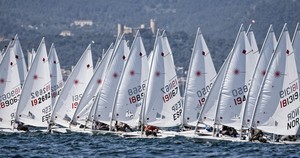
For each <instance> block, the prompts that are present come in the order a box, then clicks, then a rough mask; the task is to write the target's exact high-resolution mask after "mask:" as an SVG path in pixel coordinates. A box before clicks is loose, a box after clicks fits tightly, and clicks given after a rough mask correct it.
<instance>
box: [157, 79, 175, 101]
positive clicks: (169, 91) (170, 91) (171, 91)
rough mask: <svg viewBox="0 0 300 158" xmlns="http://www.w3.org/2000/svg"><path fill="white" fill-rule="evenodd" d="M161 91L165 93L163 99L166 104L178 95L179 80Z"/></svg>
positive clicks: (173, 81)
mask: <svg viewBox="0 0 300 158" xmlns="http://www.w3.org/2000/svg"><path fill="white" fill-rule="evenodd" d="M161 91H162V92H163V93H164V95H163V97H162V99H163V101H164V103H166V102H168V101H169V100H171V99H172V98H173V97H174V96H176V95H177V94H178V83H177V79H176V78H174V79H173V80H172V81H171V82H170V83H169V84H167V85H165V86H164V87H163V88H161Z"/></svg>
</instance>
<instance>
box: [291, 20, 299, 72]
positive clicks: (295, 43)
mask: <svg viewBox="0 0 300 158" xmlns="http://www.w3.org/2000/svg"><path fill="white" fill-rule="evenodd" d="M292 43H293V48H294V52H295V54H296V55H295V59H296V64H297V70H298V75H300V55H299V54H300V27H299V23H297V25H296V29H295V32H294V36H293V40H292Z"/></svg>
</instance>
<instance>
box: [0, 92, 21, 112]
mask: <svg viewBox="0 0 300 158" xmlns="http://www.w3.org/2000/svg"><path fill="white" fill-rule="evenodd" d="M19 98H20V94H19V95H17V96H15V97H13V98H11V99H7V100H5V101H1V102H0V109H3V108H5V107H8V106H10V105H13V104H14V103H16V102H18V100H19Z"/></svg>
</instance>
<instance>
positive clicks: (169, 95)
mask: <svg viewBox="0 0 300 158" xmlns="http://www.w3.org/2000/svg"><path fill="white" fill-rule="evenodd" d="M151 59H152V61H150V70H149V75H148V82H147V88H146V95H145V99H144V102H143V107H142V115H141V116H142V119H141V124H142V127H144V126H148V125H151V126H156V127H160V128H166V127H176V126H179V125H180V122H181V117H182V98H181V95H180V91H179V85H178V79H177V75H176V71H175V65H174V61H173V54H172V50H171V48H170V45H169V41H168V39H167V36H166V34H165V32H163V34H162V35H159V33H158V34H157V37H156V41H155V45H154V49H153V56H152V57H151ZM142 129H143V128H142ZM123 136H124V137H135V138H139V137H142V138H147V137H148V136H147V135H145V132H143V130H142V132H140V133H138V132H137V133H126V134H123ZM158 136H159V138H164V137H172V136H175V132H172V131H161V132H160V133H159V134H158Z"/></svg>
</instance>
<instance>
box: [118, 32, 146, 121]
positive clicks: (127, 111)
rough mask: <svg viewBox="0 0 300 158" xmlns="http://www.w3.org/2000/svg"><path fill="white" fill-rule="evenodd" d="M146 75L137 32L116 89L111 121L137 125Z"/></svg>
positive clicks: (143, 55) (141, 46) (144, 56)
mask: <svg viewBox="0 0 300 158" xmlns="http://www.w3.org/2000/svg"><path fill="white" fill-rule="evenodd" d="M148 73H149V65H148V60H147V54H146V50H145V48H144V44H143V41H142V38H141V36H140V33H139V32H137V34H136V37H135V40H134V41H133V44H132V47H131V51H130V54H129V56H128V58H127V61H126V63H125V67H124V69H123V73H122V76H121V79H120V82H119V85H118V88H117V94H116V97H115V101H114V110H113V118H112V119H113V120H117V121H121V122H124V123H127V124H128V125H130V126H137V125H138V120H139V118H140V113H141V107H142V106H141V105H142V101H143V98H144V96H145V90H146V84H147V77H148Z"/></svg>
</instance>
